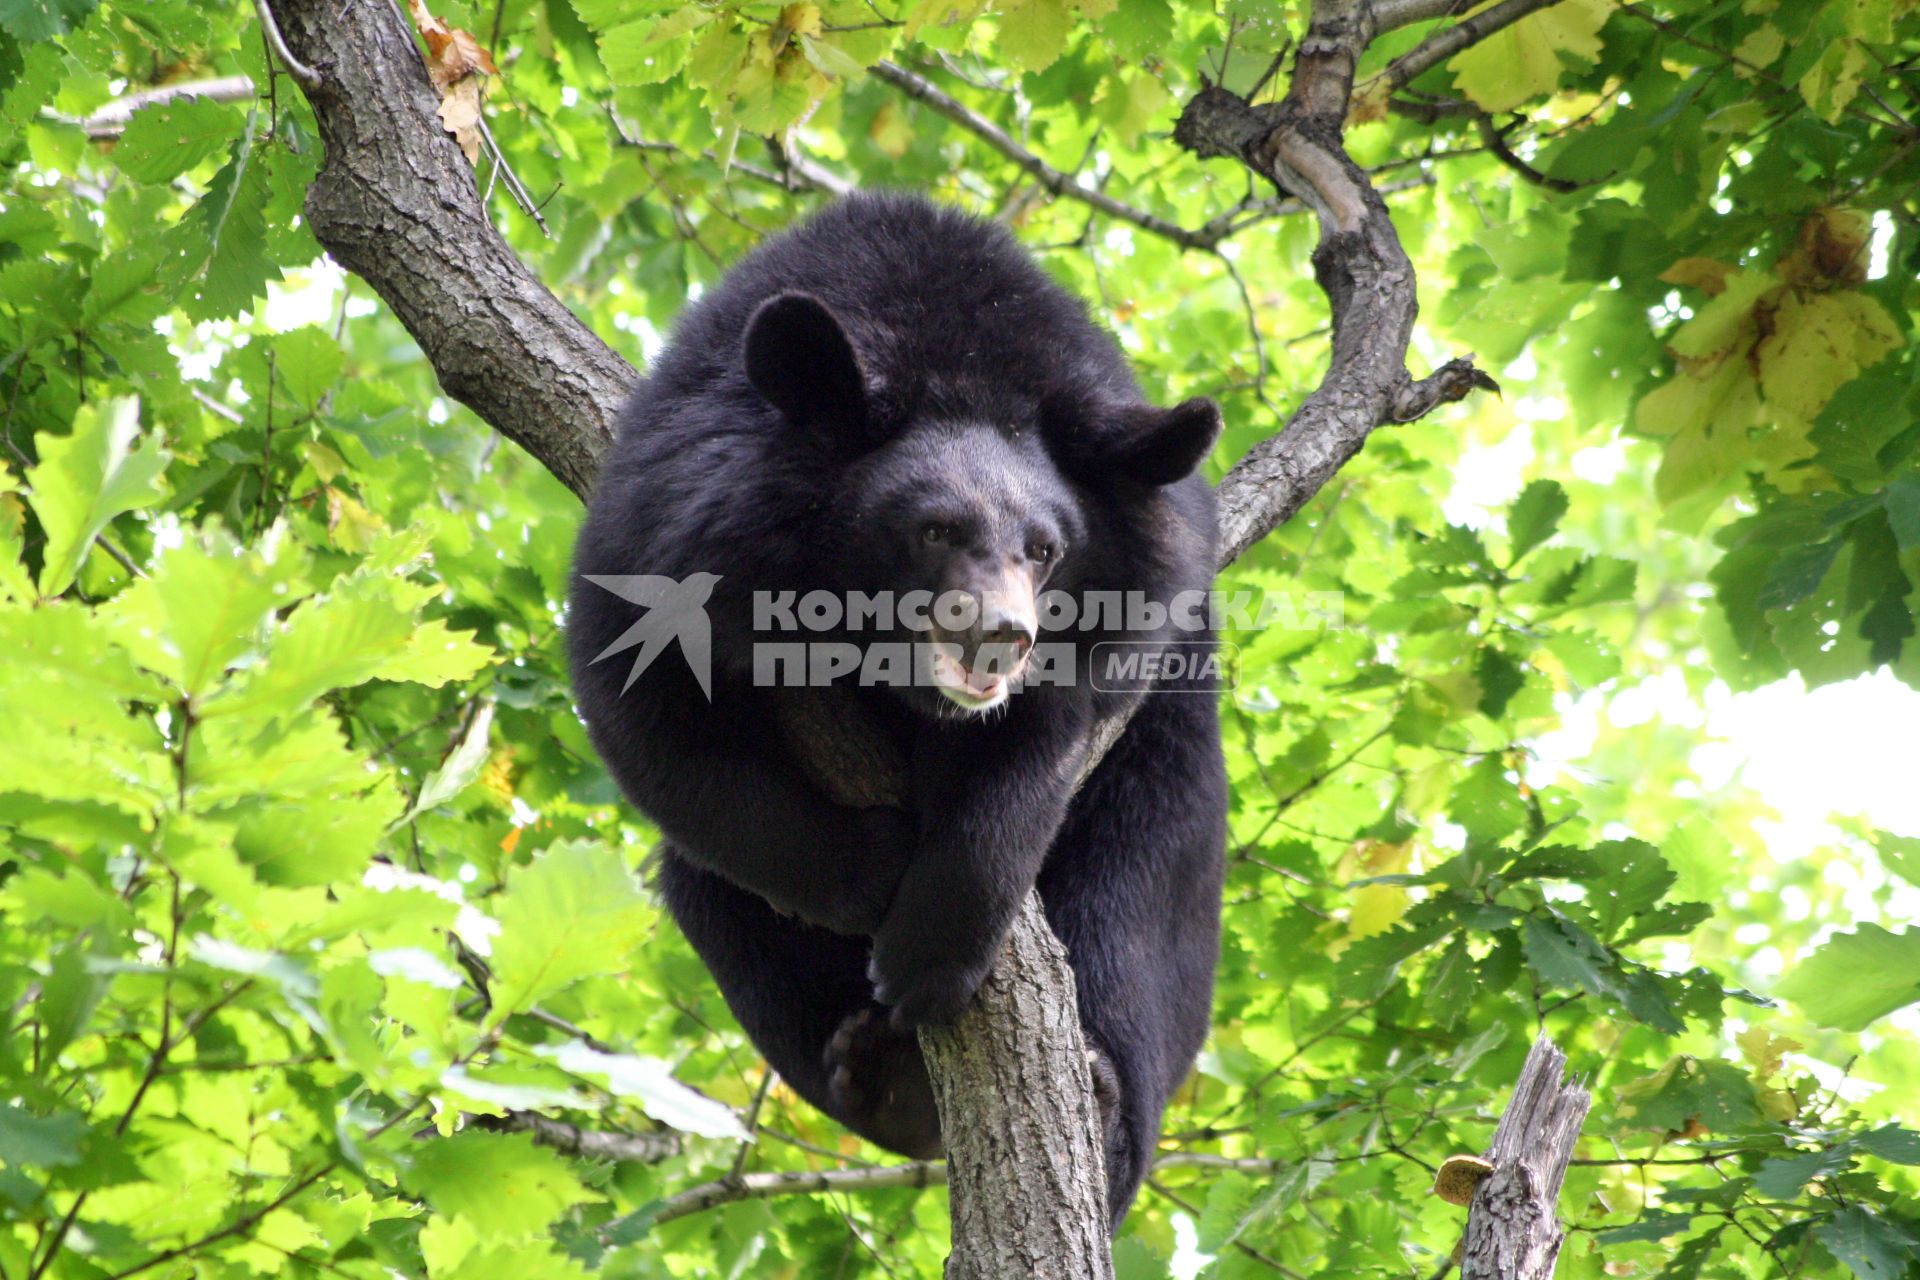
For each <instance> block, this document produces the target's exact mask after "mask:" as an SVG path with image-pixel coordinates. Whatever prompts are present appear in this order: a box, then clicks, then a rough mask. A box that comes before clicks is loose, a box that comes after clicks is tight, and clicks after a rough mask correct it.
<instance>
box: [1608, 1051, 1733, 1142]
mask: <svg viewBox="0 0 1920 1280" xmlns="http://www.w3.org/2000/svg"><path fill="white" fill-rule="evenodd" d="M1614 1097H1615V1106H1616V1108H1617V1109H1618V1111H1619V1114H1620V1117H1621V1119H1623V1120H1626V1121H1627V1122H1629V1123H1630V1124H1632V1125H1633V1126H1635V1127H1636V1128H1647V1129H1664V1130H1666V1131H1668V1132H1670V1133H1686V1132H1689V1131H1690V1130H1691V1128H1692V1127H1693V1126H1694V1125H1696V1124H1698V1125H1699V1126H1702V1127H1704V1128H1705V1129H1707V1130H1708V1131H1710V1132H1713V1133H1730V1132H1733V1131H1735V1130H1738V1129H1741V1128H1744V1127H1746V1126H1748V1125H1751V1124H1754V1123H1757V1122H1758V1121H1759V1119H1760V1111H1759V1106H1758V1103H1757V1101H1756V1098H1755V1094H1754V1088H1753V1081H1752V1079H1751V1078H1750V1077H1749V1076H1748V1075H1747V1073H1746V1072H1744V1071H1742V1070H1741V1069H1740V1068H1739V1067H1737V1066H1735V1065H1734V1064H1733V1063H1731V1062H1721V1061H1718V1060H1708V1059H1701V1058H1694V1057H1690V1056H1686V1055H1682V1056H1680V1057H1676V1058H1673V1059H1671V1060H1670V1061H1669V1062H1668V1063H1667V1065H1666V1066H1664V1067H1662V1068H1661V1069H1660V1070H1658V1071H1656V1072H1654V1073H1653V1074H1652V1075H1650V1076H1643V1077H1641V1078H1640V1079H1638V1080H1633V1081H1629V1082H1628V1083H1626V1084H1623V1085H1620V1086H1619V1087H1618V1088H1617V1089H1616V1090H1615V1092H1614Z"/></svg>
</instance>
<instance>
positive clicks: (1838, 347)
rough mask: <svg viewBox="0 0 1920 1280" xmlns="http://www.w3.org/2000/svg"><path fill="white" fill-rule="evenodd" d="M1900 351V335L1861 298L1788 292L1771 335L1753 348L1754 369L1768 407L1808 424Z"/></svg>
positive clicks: (1847, 294)
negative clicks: (1848, 386)
mask: <svg viewBox="0 0 1920 1280" xmlns="http://www.w3.org/2000/svg"><path fill="white" fill-rule="evenodd" d="M1899 345H1900V333H1899V330H1898V329H1896V328H1895V327H1894V325H1893V321H1892V320H1891V319H1890V318H1889V317H1888V316H1887V313H1886V312H1885V311H1884V310H1882V309H1881V307H1880V304H1879V303H1877V302H1875V301H1874V300H1873V299H1872V298H1869V297H1867V296H1866V295H1865V294H1860V293H1853V292H1842V293H1814V294H1806V295H1803V294H1801V293H1800V291H1798V290H1793V289H1789V290H1786V291H1784V292H1783V293H1782V294H1781V296H1780V301H1779V305H1778V306H1777V307H1776V308H1775V310H1774V313H1773V327H1772V331H1771V332H1770V333H1768V334H1767V336H1766V337H1764V338H1762V339H1761V340H1760V344H1759V345H1758V346H1757V347H1755V348H1754V363H1755V364H1756V366H1757V367H1758V368H1759V370H1760V390H1761V391H1762V393H1764V394H1765V396H1766V398H1767V405H1768V407H1769V408H1770V409H1772V410H1773V411H1774V412H1775V413H1776V414H1779V415H1782V416H1785V417H1787V418H1790V419H1793V420H1795V421H1798V422H1811V421H1813V419H1814V418H1815V417H1816V416H1818V414H1819V412H1820V410H1821V409H1823V408H1825V407H1826V404H1827V401H1828V400H1830V399H1831V398H1832V397H1833V393H1834V392H1836V391H1838V390H1839V389H1840V388H1841V387H1842V386H1844V385H1846V384H1847V383H1849V382H1851V381H1852V380H1853V379H1854V378H1855V377H1856V376H1857V375H1858V374H1859V373H1860V371H1861V370H1862V369H1863V368H1865V367H1866V366H1867V365H1868V364H1871V363H1872V362H1874V361H1875V360H1878V359H1879V358H1880V357H1881V356H1883V355H1885V354H1887V352H1889V351H1892V350H1893V349H1894V348H1895V347H1897V346H1899Z"/></svg>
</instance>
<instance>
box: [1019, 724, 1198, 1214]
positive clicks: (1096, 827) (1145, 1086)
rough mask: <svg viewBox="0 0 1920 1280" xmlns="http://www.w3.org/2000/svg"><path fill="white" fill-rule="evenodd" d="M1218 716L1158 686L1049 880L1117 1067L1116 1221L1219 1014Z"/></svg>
mask: <svg viewBox="0 0 1920 1280" xmlns="http://www.w3.org/2000/svg"><path fill="white" fill-rule="evenodd" d="M1217 715H1218V713H1217V710H1216V708H1215V703H1214V699H1213V698H1212V697H1211V696H1210V695H1208V694H1206V693H1178V694H1174V693H1164V694H1150V695H1148V696H1147V698H1146V700H1145V701H1144V702H1143V703H1142V705H1141V707H1140V709H1139V711H1138V712H1137V713H1136V714H1135V715H1134V717H1133V719H1132V721H1131V722H1130V723H1129V724H1128V726H1127V731H1126V733H1125V734H1124V735H1122V737H1121V739H1120V741H1119V742H1118V743H1116V744H1115V745H1114V747H1113V749H1112V750H1111V751H1109V752H1108V753H1107V756H1106V758H1105V759H1104V760H1102V761H1101V763H1100V766H1099V768H1098V769H1096V770H1095V771H1094V774H1093V777H1091V778H1090V779H1088V781H1087V785H1086V786H1085V787H1084V788H1082V790H1081V792H1080V794H1079V795H1078V796H1076V797H1075V799H1074V803H1073V807H1072V810H1071V811H1070V812H1069V813H1068V816H1067V821H1066V824H1065V825H1064V826H1063V827H1062V828H1061V832H1060V836H1059V838H1058V839H1057V840H1056V841H1055V842H1054V846H1053V849H1052V851H1051V853H1050V854H1049V855H1048V861H1047V866H1046V869H1045V870H1044V871H1043V872H1042V873H1041V876H1040V881H1039V887H1040V897H1041V900H1042V901H1043V902H1044V903H1045V905H1046V911H1047V922H1048V923H1049V924H1050V925H1051V926H1052V927H1053V931H1054V933H1056V934H1057V935H1059V938H1060V941H1061V942H1062V943H1064V944H1065V945H1066V948H1067V956H1068V959H1069V960H1070V962H1071V963H1072V965H1073V973H1074V980H1075V984H1076V986H1077V987H1078V990H1079V1002H1080V1018H1081V1022H1082V1024H1083V1025H1084V1026H1085V1028H1086V1032H1087V1038H1088V1040H1089V1041H1090V1042H1091V1043H1090V1047H1091V1048H1092V1049H1093V1050H1095V1051H1097V1052H1098V1053H1100V1054H1101V1055H1103V1056H1104V1057H1105V1058H1106V1061H1107V1065H1108V1067H1110V1068H1111V1074H1112V1077H1113V1078H1112V1080H1109V1081H1101V1080H1100V1079H1099V1074H1100V1073H1099V1068H1098V1064H1095V1069H1096V1084H1097V1085H1103V1086H1104V1088H1105V1089H1106V1090H1111V1089H1112V1088H1113V1087H1114V1085H1115V1084H1117V1087H1118V1092H1119V1106H1118V1109H1117V1115H1112V1116H1111V1117H1110V1118H1109V1123H1108V1127H1107V1134H1106V1164H1107V1204H1108V1209H1109V1211H1110V1213H1111V1215H1112V1216H1111V1225H1112V1227H1113V1229H1114V1230H1118V1229H1119V1226H1120V1223H1121V1221H1122V1220H1123V1219H1124V1218H1125V1216H1126V1211H1127V1207H1128V1206H1129V1205H1130V1204H1132V1202H1133V1197H1134V1195H1135V1193H1136V1192H1137V1191H1138V1190H1139V1187H1140V1183H1141V1180H1142V1179H1143V1178H1145V1176H1146V1174H1147V1170H1148V1167H1149V1166H1150V1165H1151V1163H1152V1161H1153V1154H1154V1149H1155V1147H1156V1146H1157V1145H1158V1142H1159V1136H1160V1115H1161V1112H1162V1111H1163V1110H1164V1109H1165V1107H1166V1104H1167V1100H1168V1099H1169V1098H1170V1097H1172V1095H1173V1092H1174V1090H1176V1089H1177V1088H1179V1086H1180V1083H1181V1082H1182V1081H1183V1080H1184V1079H1185V1078H1186V1074H1187V1071H1188V1069H1189V1068H1190V1067H1191V1066H1192V1064H1193V1059H1194V1055H1195V1054H1197V1053H1198V1052H1199V1050H1200V1045H1201V1042H1202V1041H1203V1040H1205V1039H1206V1035H1207V1029H1208V1027H1209V1026H1210V1025H1211V1021H1212V995H1213V971H1214V966H1215V963H1216V961H1217V959H1218V956H1219V938H1220V884H1221V878H1222V874H1223V870H1224V863H1225V844H1226V804H1227V790H1226V774H1225V768H1224V765H1223V764H1222V761H1221V756H1220V734H1219V724H1218V719H1217ZM1101 1091H1102V1089H1100V1088H1096V1092H1101ZM1102 1101H1103V1103H1104V1101H1105V1100H1104V1099H1103V1100H1102ZM1107 1110H1108V1108H1107V1106H1105V1105H1103V1107H1102V1111H1103V1112H1106V1111H1107Z"/></svg>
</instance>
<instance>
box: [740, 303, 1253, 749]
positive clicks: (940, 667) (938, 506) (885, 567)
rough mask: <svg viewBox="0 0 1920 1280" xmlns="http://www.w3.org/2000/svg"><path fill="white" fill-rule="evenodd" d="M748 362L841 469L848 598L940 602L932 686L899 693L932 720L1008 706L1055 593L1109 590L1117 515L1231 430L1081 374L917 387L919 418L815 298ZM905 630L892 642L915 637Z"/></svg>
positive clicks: (843, 575)
mask: <svg viewBox="0 0 1920 1280" xmlns="http://www.w3.org/2000/svg"><path fill="white" fill-rule="evenodd" d="M743 354H744V357H745V364H746V373H747V378H748V380H749V381H750V382H751V383H752V385H753V387H754V389H755V390H756V391H757V392H759V394H760V395H761V396H763V397H764V398H765V399H766V400H767V401H768V402H769V403H770V404H771V405H773V407H774V408H776V409H777V410H778V411H779V413H780V415H781V417H782V418H783V419H784V420H785V424H786V427H787V429H789V430H792V431H795V432H797V433H799V435H800V436H801V438H802V443H803V446H804V447H806V448H809V449H813V450H817V451H819V452H820V453H821V454H822V455H824V456H825V457H827V458H829V459H831V460H832V462H831V465H832V470H831V474H832V476H833V477H834V479H833V482H832V484H831V492H829V493H826V494H823V495H822V498H823V501H824V502H826V503H827V504H828V505H829V507H830V508H831V509H832V511H833V512H834V513H835V516H836V517H837V518H836V519H835V520H833V521H832V522H830V527H832V528H833V529H835V530H836V533H835V535H834V537H833V540H834V541H835V542H836V543H837V544H839V545H836V546H834V547H831V548H822V550H823V551H826V552H827V553H828V554H830V555H831V556H833V557H834V559H835V560H836V562H837V563H838V565H839V568H840V575H839V576H840V585H841V586H842V588H843V589H845V590H849V591H860V592H865V593H868V594H869V595H872V594H877V593H880V592H888V593H891V594H892V596H893V598H894V599H895V600H896V601H900V602H924V608H922V609H921V610H920V615H921V618H922V619H923V620H924V626H925V631H924V633H923V634H921V635H919V636H918V637H917V639H918V640H920V641H930V642H931V643H917V644H915V645H914V646H913V648H914V653H915V660H916V664H917V665H916V671H915V679H914V680H913V681H912V682H911V683H910V684H908V685H905V686H904V687H903V686H901V685H895V687H896V688H897V689H898V690H899V692H900V693H901V695H902V696H903V697H905V698H906V699H907V700H908V702H909V703H910V704H911V705H915V706H917V707H918V708H919V709H920V710H922V711H924V712H927V713H929V714H941V713H945V714H953V713H954V712H955V711H956V709H957V710H958V711H959V712H961V713H972V714H985V713H987V712H989V711H992V710H994V709H995V708H998V707H1000V706H1002V705H1003V704H1005V702H1006V701H1007V699H1008V697H1009V696H1010V695H1011V694H1012V693H1013V692H1014V691H1015V690H1016V689H1017V688H1018V687H1019V686H1020V684H1021V682H1022V680H1023V678H1025V677H1026V676H1027V675H1028V673H1029V668H1030V663H1031V661H1032V658H1033V652H1034V646H1035V645H1036V643H1038V642H1039V641H1040V639H1041V629H1042V628H1041V623H1042V614H1043V608H1042V600H1041V596H1042V593H1043V592H1046V591H1049V590H1056V591H1065V592H1067V593H1069V594H1071V593H1073V592H1075V591H1076V590H1082V589H1084V588H1085V587H1086V586H1087V584H1088V583H1089V582H1093V581H1102V579H1099V578H1097V577H1092V576H1090V574H1092V573H1093V572H1094V567H1095V566H1096V565H1097V564H1100V563H1101V562H1102V560H1103V559H1104V560H1105V561H1106V562H1108V567H1109V572H1108V578H1109V579H1110V578H1111V577H1112V573H1111V563H1110V562H1111V561H1112V559H1113V558H1114V556H1115V555H1116V550H1115V546H1114V542H1115V540H1114V539H1113V538H1110V537H1108V530H1109V528H1110V527H1111V526H1112V525H1114V524H1115V523H1116V516H1115V510H1116V507H1119V508H1128V509H1141V510H1143V509H1148V508H1152V506H1153V503H1154V501H1155V495H1156V493H1157V491H1159V490H1161V489H1163V488H1164V487H1166V486H1168V485H1173V484H1176V483H1178V482H1180V481H1183V480H1185V479H1187V478H1188V477H1189V476H1191V475H1192V474H1193V472H1194V470H1195V468H1196V467H1197V466H1198V465H1199V464H1200V461H1201V460H1202V459H1203V458H1204V457H1205V456H1206V455H1207V452H1208V450H1210V449H1211V448H1212V446H1213V442H1214V440H1215V438H1216V437H1217V435H1218V434H1219V430H1220V414H1219V411H1218V409H1217V408H1216V407H1215V406H1214V404H1213V403H1212V402H1211V401H1209V400H1189V401H1187V402H1185V403H1183V404H1180V405H1176V406H1175V407H1173V408H1171V409H1161V408H1156V407H1153V406H1151V405H1147V404H1144V403H1140V402H1139V400H1138V397H1137V394H1116V393H1115V392H1114V391H1113V390H1112V388H1111V386H1110V385H1107V384H1103V383H1102V382H1101V381H1100V380H1098V379H1086V378H1079V379H1076V378H1074V377H1072V376H1071V371H1070V370H1069V371H1067V373H1068V376H1064V377H1062V378H1060V379H1059V380H1058V381H1057V383H1056V384H1055V385H1050V386H1033V387H1007V386H1003V385H995V384H994V375H995V373H996V371H995V370H992V369H982V370H978V371H970V373H969V376H968V377H967V378H966V379H964V380H962V379H949V380H946V381H943V382H940V383H938V384H936V385H931V386H926V387H921V388H917V389H916V391H915V393H914V394H913V395H912V396H911V397H910V401H911V403H910V406H909V407H908V408H907V409H906V410H904V411H903V410H901V409H900V408H899V405H898V392H899V387H898V385H897V384H898V382H899V381H900V379H899V378H898V377H893V378H889V377H888V376H887V374H886V373H885V372H881V373H878V374H876V373H875V371H872V370H869V369H868V368H867V367H866V366H865V364H864V362H863V360H862V356H861V353H860V351H859V350H858V349H857V348H856V345H855V342H854V340H853V338H852V337H851V336H850V335H849V332H848V328H847V326H845V325H844V324H842V322H841V320H840V319H839V317H837V316H836V315H835V314H834V312H833V311H832V309H831V308H829V307H828V306H827V305H826V304H825V303H823V302H821V301H820V300H819V299H818V298H816V297H813V296H812V295H809V294H804V293H783V294H780V295H778V296H776V297H773V298H771V299H769V300H767V301H766V302H764V303H762V304H761V305H760V307H759V308H758V310H756V311H755V312H754V314H753V317H752V319H751V321H750V322H749V323H748V325H747V330H746V335H745V340H744V351H743ZM876 392H879V393H880V394H876ZM1127 392H1129V393H1130V392H1131V388H1130V387H1129V388H1127ZM888 393H891V394H892V395H893V396H894V397H895V398H894V399H893V400H892V401H890V402H888V403H885V404H882V403H881V398H882V395H885V394H888ZM1155 510H1157V508H1155ZM1166 518H1168V517H1167V516H1165V515H1164V514H1158V515H1156V516H1154V517H1152V519H1161V520H1164V519H1166ZM1119 522H1122V523H1124V518H1122V519H1121V520H1120V521H1119ZM1096 543H1101V544H1104V547H1103V548H1101V549H1096V546H1095V544H1096ZM1119 554H1124V553H1119ZM901 612H903V613H911V612H913V609H912V608H911V607H909V608H906V609H903V610H901ZM894 622H895V627H896V629H895V630H893V631H891V632H889V633H887V636H886V637H885V638H888V639H897V638H898V634H899V633H898V630H897V626H898V619H897V617H896V619H894ZM908 625H909V626H912V627H914V629H916V630H918V628H919V625H920V624H919V623H909V624H908Z"/></svg>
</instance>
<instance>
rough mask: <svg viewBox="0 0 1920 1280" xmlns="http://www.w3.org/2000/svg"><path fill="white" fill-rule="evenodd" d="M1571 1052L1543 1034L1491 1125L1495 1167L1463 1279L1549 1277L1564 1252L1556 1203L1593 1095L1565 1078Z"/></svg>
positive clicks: (1480, 1194)
mask: <svg viewBox="0 0 1920 1280" xmlns="http://www.w3.org/2000/svg"><path fill="white" fill-rule="evenodd" d="M1566 1068H1567V1055H1566V1054H1564V1053H1562V1052H1561V1051H1560V1050H1559V1049H1558V1048H1556V1047H1555V1046H1554V1044H1553V1042H1552V1041H1551V1040H1548V1039H1547V1038H1546V1037H1544V1036H1542V1037H1541V1038H1540V1039H1539V1040H1536V1041H1534V1045H1533V1050H1532V1052H1530V1053H1528V1054H1527V1063H1526V1065H1525V1066H1524V1067H1522V1068H1521V1069H1520V1079H1519V1082H1518V1083H1516V1084H1515V1085H1514V1088H1513V1098H1512V1099H1511V1100H1510V1101H1509V1102H1508V1103H1507V1110H1506V1113H1505V1114H1504V1115H1502V1116H1501V1117H1500V1124H1499V1126H1498V1127H1496V1128H1495V1129H1494V1131H1493V1145H1492V1147H1490V1148H1489V1149H1488V1152H1487V1159H1488V1161H1489V1162H1490V1163H1491V1164H1492V1165H1493V1172H1492V1173H1490V1174H1488V1175H1487V1177H1486V1179H1485V1180H1484V1181H1482V1182H1481V1183H1480V1186H1479V1188H1478V1189H1477V1190H1476V1191H1475V1192H1474V1195H1473V1207H1472V1209H1471V1210H1470V1211H1469V1213H1468V1217H1467V1238H1466V1243H1465V1245H1464V1246H1463V1248H1462V1251H1461V1261H1460V1276H1461V1280H1548V1278H1549V1277H1550V1276H1552V1275H1553V1266H1554V1262H1555V1261H1556V1260H1557V1259H1558V1258H1559V1256H1560V1242H1561V1241H1562V1240H1563V1239H1565V1238H1566V1233H1565V1232H1564V1231H1562V1230H1561V1229H1560V1218H1559V1215H1558V1213H1557V1211H1556V1208H1555V1206H1556V1205H1557V1203H1558V1202H1559V1199H1560V1184H1561V1183H1562V1182H1563V1181H1564V1180H1565V1179H1566V1176H1567V1162H1568V1161H1570V1160H1572V1159H1573V1144H1574V1143H1575V1142H1576V1141H1577V1140H1578V1139H1579V1137H1580V1126H1581V1124H1582V1123H1583V1122H1584V1121H1585V1120H1586V1118H1587V1107H1588V1106H1589V1105H1590V1104H1591V1102H1592V1099H1591V1098H1590V1097H1589V1096H1588V1094H1587V1091H1586V1090H1585V1089H1584V1088H1582V1087H1581V1086H1580V1084H1579V1083H1578V1082H1577V1081H1571V1080H1566V1079H1565V1073H1566Z"/></svg>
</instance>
